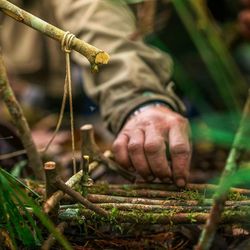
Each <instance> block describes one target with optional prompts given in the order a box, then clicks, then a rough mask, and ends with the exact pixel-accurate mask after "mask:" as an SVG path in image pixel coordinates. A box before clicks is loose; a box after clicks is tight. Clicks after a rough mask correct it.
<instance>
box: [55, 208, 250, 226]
mask: <svg viewBox="0 0 250 250" xmlns="http://www.w3.org/2000/svg"><path fill="white" fill-rule="evenodd" d="M208 215H209V214H208V213H199V212H198V213H197V212H194V213H193V212H191V213H178V212H177V213H175V211H173V210H170V211H167V212H166V213H151V212H150V213H147V212H144V211H132V212H130V211H129V212H128V211H119V210H118V211H117V213H116V214H115V215H114V218H113V219H115V220H116V221H117V222H119V223H136V224H145V225H147V224H151V225H152V224H163V225H164V224H202V223H205V221H206V220H207V218H208ZM249 215H250V213H249V211H248V212H247V211H231V212H230V210H228V211H226V212H225V213H223V214H222V220H221V222H222V223H223V224H230V223H246V222H247V221H248V218H249ZM59 218H60V219H61V220H64V221H71V222H73V221H76V222H77V223H78V221H79V219H81V218H83V219H85V220H86V219H88V220H90V221H93V219H94V218H95V215H94V213H93V212H92V211H90V210H88V209H84V208H82V209H81V208H77V209H69V208H68V209H66V210H60V212H59ZM97 219H98V218H97ZM107 222H108V221H107Z"/></svg>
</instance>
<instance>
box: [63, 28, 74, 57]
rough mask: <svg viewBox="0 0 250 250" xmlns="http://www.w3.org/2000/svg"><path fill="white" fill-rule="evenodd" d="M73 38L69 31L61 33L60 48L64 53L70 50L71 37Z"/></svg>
mask: <svg viewBox="0 0 250 250" xmlns="http://www.w3.org/2000/svg"><path fill="white" fill-rule="evenodd" d="M74 38H75V35H74V34H72V33H70V32H69V31H66V32H65V33H64V35H63V38H62V41H61V49H62V50H63V51H64V52H65V53H70V52H71V46H72V42H73V39H74Z"/></svg>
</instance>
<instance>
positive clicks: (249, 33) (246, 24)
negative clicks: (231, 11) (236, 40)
mask: <svg viewBox="0 0 250 250" xmlns="http://www.w3.org/2000/svg"><path fill="white" fill-rule="evenodd" d="M241 2H242V5H243V6H244V7H245V9H244V10H242V11H241V12H240V14H239V29H240V32H241V34H242V35H243V36H244V37H245V38H247V39H250V0H241Z"/></svg>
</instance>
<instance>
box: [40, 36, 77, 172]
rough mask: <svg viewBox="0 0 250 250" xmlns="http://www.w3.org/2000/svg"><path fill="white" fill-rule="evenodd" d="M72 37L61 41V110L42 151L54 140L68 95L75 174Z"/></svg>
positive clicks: (74, 169)
mask: <svg viewBox="0 0 250 250" xmlns="http://www.w3.org/2000/svg"><path fill="white" fill-rule="evenodd" d="M74 37H75V36H74V35H73V34H71V33H70V32H69V31H67V32H65V33H64V36H63V38H62V41H61V49H62V50H63V51H64V52H65V59H66V76H65V82H64V93H63V99H62V105H61V110H60V114H59V118H58V122H57V125H56V129H55V131H54V134H53V136H52V138H51V139H50V141H49V142H48V144H47V146H46V147H45V149H44V151H43V152H44V153H45V152H46V151H47V150H48V148H49V147H50V145H51V143H52V142H53V140H54V139H55V137H56V135H57V133H58V131H59V129H60V127H61V124H62V119H63V115H64V111H65V106H66V100H67V96H68V95H69V106H70V127H71V142H72V161H73V172H74V174H75V173H76V159H75V135H74V112H73V97H72V81H71V69H70V53H71V45H72V41H73V39H74Z"/></svg>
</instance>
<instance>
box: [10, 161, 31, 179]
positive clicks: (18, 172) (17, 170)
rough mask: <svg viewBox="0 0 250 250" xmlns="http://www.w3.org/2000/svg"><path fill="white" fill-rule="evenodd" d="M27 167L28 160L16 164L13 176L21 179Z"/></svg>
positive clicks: (12, 171) (12, 172)
mask: <svg viewBox="0 0 250 250" xmlns="http://www.w3.org/2000/svg"><path fill="white" fill-rule="evenodd" d="M25 166H27V160H23V161H20V162H18V163H16V164H15V166H14V167H13V169H12V170H11V175H12V176H14V177H20V175H21V171H22V169H23V168H24V167H25Z"/></svg>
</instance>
